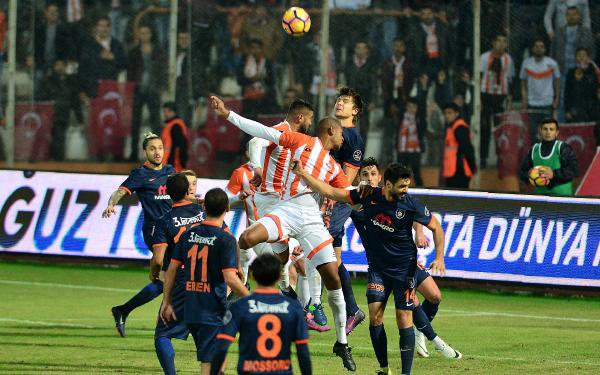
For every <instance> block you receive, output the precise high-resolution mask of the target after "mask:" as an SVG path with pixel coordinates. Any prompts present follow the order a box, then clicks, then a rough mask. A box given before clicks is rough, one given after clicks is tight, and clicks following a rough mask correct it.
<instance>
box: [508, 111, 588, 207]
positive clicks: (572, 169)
mask: <svg viewBox="0 0 600 375" xmlns="http://www.w3.org/2000/svg"><path fill="white" fill-rule="evenodd" d="M539 132H540V136H541V139H542V141H541V142H538V143H535V144H534V145H533V146H531V149H530V150H529V152H528V153H527V157H526V158H525V159H524V160H523V162H522V163H521V169H520V170H519V178H520V179H521V181H523V182H524V183H528V180H529V172H530V171H531V169H532V168H534V167H538V168H539V170H540V175H542V176H544V177H546V178H547V179H548V180H550V182H549V184H548V185H547V186H542V187H536V188H535V189H534V193H535V194H542V195H564V196H572V195H573V193H574V192H573V179H574V178H575V177H577V176H578V175H579V162H578V161H577V155H576V154H575V152H574V151H573V149H572V148H571V146H569V144H568V143H566V142H563V141H559V140H558V121H556V120H555V119H553V118H547V119H543V120H542V121H540V123H539Z"/></svg>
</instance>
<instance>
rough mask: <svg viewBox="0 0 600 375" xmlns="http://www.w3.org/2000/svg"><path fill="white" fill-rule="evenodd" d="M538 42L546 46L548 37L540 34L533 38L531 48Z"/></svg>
mask: <svg viewBox="0 0 600 375" xmlns="http://www.w3.org/2000/svg"><path fill="white" fill-rule="evenodd" d="M537 42H542V43H543V44H544V47H546V39H544V38H542V37H541V36H538V37H536V38H533V40H532V41H531V48H533V46H535V44H536V43H537Z"/></svg>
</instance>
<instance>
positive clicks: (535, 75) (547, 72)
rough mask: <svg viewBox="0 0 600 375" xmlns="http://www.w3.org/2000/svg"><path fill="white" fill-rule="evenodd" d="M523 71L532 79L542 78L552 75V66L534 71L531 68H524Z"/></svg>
mask: <svg viewBox="0 0 600 375" xmlns="http://www.w3.org/2000/svg"><path fill="white" fill-rule="evenodd" d="M525 72H526V73H527V75H528V76H530V77H531V78H533V79H544V78H548V77H551V76H552V68H550V69H548V70H544V71H543V72H534V71H533V70H529V69H525Z"/></svg>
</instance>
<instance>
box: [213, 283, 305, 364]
mask: <svg viewBox="0 0 600 375" xmlns="http://www.w3.org/2000/svg"><path fill="white" fill-rule="evenodd" d="M229 311H230V313H227V315H226V318H225V323H226V324H225V327H223V330H222V332H221V333H220V334H219V335H217V339H220V340H228V341H234V340H235V335H236V334H237V332H239V333H240V345H239V348H240V354H239V360H238V373H239V374H277V375H283V374H292V361H291V357H290V355H291V353H290V347H291V345H292V343H296V344H307V343H308V331H307V328H306V322H305V321H304V310H303V309H302V306H300V303H299V302H298V301H297V300H295V299H291V298H288V297H285V296H283V295H281V293H279V291H277V290H271V289H257V290H256V291H255V292H254V293H252V294H251V295H249V296H247V297H244V298H242V299H240V300H239V301H237V302H235V303H234V304H233V305H231V307H230V309H229Z"/></svg>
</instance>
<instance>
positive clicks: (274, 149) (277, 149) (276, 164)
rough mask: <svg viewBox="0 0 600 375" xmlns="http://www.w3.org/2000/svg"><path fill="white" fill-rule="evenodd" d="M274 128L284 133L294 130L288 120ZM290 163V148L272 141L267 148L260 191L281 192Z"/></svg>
mask: <svg viewBox="0 0 600 375" xmlns="http://www.w3.org/2000/svg"><path fill="white" fill-rule="evenodd" d="M273 129H276V130H278V131H280V132H282V133H284V132H289V131H291V130H292V129H291V127H290V124H289V123H288V122H287V121H284V122H281V123H279V124H277V125H275V126H273ZM289 164H290V150H289V149H287V148H285V147H282V146H278V145H276V144H275V143H272V142H271V143H270V144H269V145H268V146H267V148H266V150H265V156H264V160H263V175H262V183H261V185H260V189H259V191H260V192H261V193H276V194H280V193H281V191H282V190H283V186H284V182H285V181H284V179H285V177H286V176H287V174H288V169H289Z"/></svg>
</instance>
